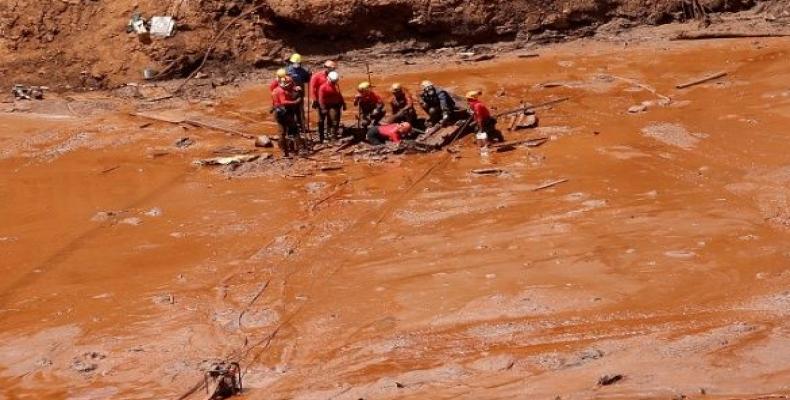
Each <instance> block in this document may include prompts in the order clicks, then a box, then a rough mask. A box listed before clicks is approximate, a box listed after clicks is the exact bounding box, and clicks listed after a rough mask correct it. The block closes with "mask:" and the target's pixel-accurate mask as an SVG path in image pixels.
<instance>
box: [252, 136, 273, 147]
mask: <svg viewBox="0 0 790 400" xmlns="http://www.w3.org/2000/svg"><path fill="white" fill-rule="evenodd" d="M255 147H274V143H273V142H272V139H271V138H270V137H268V136H266V135H260V136H258V137H256V138H255Z"/></svg>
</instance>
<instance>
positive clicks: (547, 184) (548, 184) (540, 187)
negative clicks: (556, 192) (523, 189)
mask: <svg viewBox="0 0 790 400" xmlns="http://www.w3.org/2000/svg"><path fill="white" fill-rule="evenodd" d="M565 182H568V180H567V179H565V178H563V179H557V180H554V181H549V182H545V183H542V184H540V185H538V187H536V188H535V189H532V191H533V192H537V191H538V190H543V189H548V188H550V187H553V186H556V185H559V184H560V183H565Z"/></svg>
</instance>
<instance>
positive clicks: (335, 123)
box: [318, 71, 346, 140]
mask: <svg viewBox="0 0 790 400" xmlns="http://www.w3.org/2000/svg"><path fill="white" fill-rule="evenodd" d="M339 81H340V75H339V74H338V73H337V71H332V72H330V73H329V74H327V81H326V82H325V83H324V84H323V85H321V88H320V89H318V107H319V111H320V113H321V114H323V115H326V116H327V125H328V126H327V128H328V129H327V134H328V135H329V138H330V139H334V140H337V139H339V133H340V132H339V131H340V117H341V116H342V114H343V110H345V109H346V100H345V99H343V93H341V92H340V83H339Z"/></svg>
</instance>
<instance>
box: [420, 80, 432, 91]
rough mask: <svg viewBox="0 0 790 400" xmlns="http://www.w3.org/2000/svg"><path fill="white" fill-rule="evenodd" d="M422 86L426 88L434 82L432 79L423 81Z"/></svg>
mask: <svg viewBox="0 0 790 400" xmlns="http://www.w3.org/2000/svg"><path fill="white" fill-rule="evenodd" d="M420 86H422V88H423V89H425V88H427V87H430V86H433V82H431V81H422V83H421V84H420Z"/></svg>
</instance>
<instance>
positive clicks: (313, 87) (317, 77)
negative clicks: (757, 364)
mask: <svg viewBox="0 0 790 400" xmlns="http://www.w3.org/2000/svg"><path fill="white" fill-rule="evenodd" d="M335 69H337V64H336V63H335V62H334V61H332V60H327V61H326V62H324V69H323V70H322V71H320V72H316V73H315V74H313V76H312V77H311V78H310V94H311V95H312V96H313V104H311V107H313V108H314V109H315V110H316V111H318V140H320V141H321V142H323V141H324V140H326V137H325V133H326V125H327V124H326V123H327V117H328V116H327V115H326V114H324V113H322V111H321V107H320V104H319V101H318V92H319V90H320V89H321V86H323V85H324V83H326V82H327V81H328V80H329V73H330V72H334V71H335Z"/></svg>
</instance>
